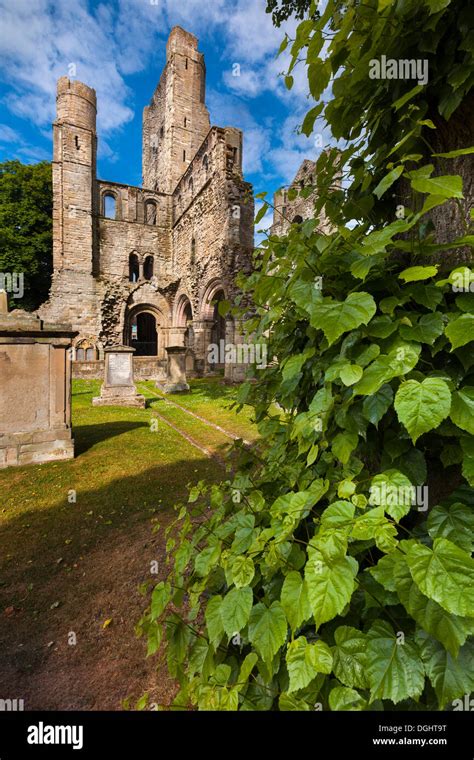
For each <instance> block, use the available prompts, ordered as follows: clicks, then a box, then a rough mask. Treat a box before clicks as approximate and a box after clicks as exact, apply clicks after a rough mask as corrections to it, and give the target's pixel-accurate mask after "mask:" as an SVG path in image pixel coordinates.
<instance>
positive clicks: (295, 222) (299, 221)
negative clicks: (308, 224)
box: [293, 215, 303, 224]
mask: <svg viewBox="0 0 474 760" xmlns="http://www.w3.org/2000/svg"><path fill="white" fill-rule="evenodd" d="M302 221H303V217H302V216H299V215H298V216H295V218H294V219H293V224H301V222H302Z"/></svg>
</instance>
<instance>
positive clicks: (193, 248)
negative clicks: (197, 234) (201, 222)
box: [191, 238, 196, 264]
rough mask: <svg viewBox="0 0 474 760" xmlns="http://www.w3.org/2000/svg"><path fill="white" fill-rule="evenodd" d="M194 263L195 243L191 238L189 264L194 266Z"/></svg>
mask: <svg viewBox="0 0 474 760" xmlns="http://www.w3.org/2000/svg"><path fill="white" fill-rule="evenodd" d="M195 261H196V241H195V239H194V238H193V239H192V240H191V264H194V263H195Z"/></svg>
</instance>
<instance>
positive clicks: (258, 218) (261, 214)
mask: <svg viewBox="0 0 474 760" xmlns="http://www.w3.org/2000/svg"><path fill="white" fill-rule="evenodd" d="M269 208H270V206H269V205H268V203H266V202H265V203H263V204H262V206H261V207H260V208H259V210H258V211H257V215H256V217H255V220H254V224H258V223H259V222H261V221H262V219H263V217H264V216H265V214H266V213H267V211H268V209H269Z"/></svg>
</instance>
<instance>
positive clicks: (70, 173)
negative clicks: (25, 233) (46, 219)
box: [53, 77, 97, 274]
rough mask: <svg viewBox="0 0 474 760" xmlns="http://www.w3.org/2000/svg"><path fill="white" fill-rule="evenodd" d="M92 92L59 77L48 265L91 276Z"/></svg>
mask: <svg viewBox="0 0 474 760" xmlns="http://www.w3.org/2000/svg"><path fill="white" fill-rule="evenodd" d="M96 115H97V103H96V94H95V90H93V89H92V88H91V87H87V85H85V84H83V83H82V82H77V81H73V80H70V79H68V78H67V77H61V79H59V81H58V87H57V97H56V120H55V122H54V124H53V146H54V147H53V151H54V152H53V225H54V238H53V265H54V270H55V271H60V270H61V269H69V270H75V271H81V272H87V273H88V274H91V272H92V266H93V252H94V249H95V245H94V215H95V212H96V199H95V185H96V183H95V180H96V156H97V133H96Z"/></svg>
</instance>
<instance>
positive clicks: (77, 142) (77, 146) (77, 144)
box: [74, 135, 80, 150]
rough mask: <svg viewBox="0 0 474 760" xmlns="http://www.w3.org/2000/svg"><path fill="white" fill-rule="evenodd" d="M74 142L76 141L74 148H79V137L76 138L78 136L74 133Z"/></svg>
mask: <svg viewBox="0 0 474 760" xmlns="http://www.w3.org/2000/svg"><path fill="white" fill-rule="evenodd" d="M74 142H75V143H76V150H79V148H80V145H79V138H78V136H77V135H76V136H75V138H74Z"/></svg>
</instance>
